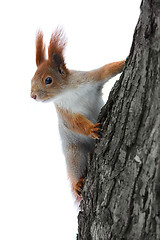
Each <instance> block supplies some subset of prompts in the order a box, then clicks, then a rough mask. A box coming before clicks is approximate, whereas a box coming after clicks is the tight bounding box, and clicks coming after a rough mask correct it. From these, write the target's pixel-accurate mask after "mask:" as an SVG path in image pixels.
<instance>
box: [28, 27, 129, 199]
mask: <svg viewBox="0 0 160 240" xmlns="http://www.w3.org/2000/svg"><path fill="white" fill-rule="evenodd" d="M65 45H66V39H65V36H64V32H63V30H62V29H58V28H57V29H56V31H55V32H54V33H52V35H51V39H50V43H49V47H48V59H46V56H45V45H44V43H43V33H42V32H41V31H39V32H38V33H37V36H36V65H37V70H36V72H35V74H34V76H33V78H32V80H31V97H32V98H33V99H35V100H37V101H41V102H48V101H53V102H54V104H55V108H56V111H57V115H58V120H59V121H58V122H59V132H60V136H61V139H62V150H63V153H64V155H65V159H66V166H67V173H68V177H69V179H70V182H71V187H72V190H73V192H74V193H75V197H76V199H77V200H78V201H80V200H81V198H82V196H81V191H82V188H83V181H84V178H85V177H86V175H87V162H88V154H89V153H91V152H93V149H94V144H95V139H98V138H99V136H100V131H101V129H100V124H99V123H97V118H98V115H99V113H100V110H101V108H102V106H103V105H104V103H103V100H102V88H103V85H104V84H105V83H106V82H107V81H108V80H109V79H110V78H112V77H114V76H115V75H116V74H118V73H120V72H121V71H122V69H123V67H124V64H125V60H123V61H119V62H113V63H109V64H106V65H104V66H102V67H100V68H97V69H95V70H91V71H76V70H69V69H68V68H67V67H66V63H65V59H64V49H65Z"/></svg>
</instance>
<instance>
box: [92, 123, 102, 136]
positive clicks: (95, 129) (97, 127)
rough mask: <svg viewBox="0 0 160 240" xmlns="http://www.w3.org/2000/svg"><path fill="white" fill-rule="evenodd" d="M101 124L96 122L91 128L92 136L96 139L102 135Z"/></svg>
mask: <svg viewBox="0 0 160 240" xmlns="http://www.w3.org/2000/svg"><path fill="white" fill-rule="evenodd" d="M101 133H102V130H101V124H100V123H96V124H95V125H94V127H93V128H91V133H90V136H91V137H92V138H95V139H99V138H100V137H101Z"/></svg>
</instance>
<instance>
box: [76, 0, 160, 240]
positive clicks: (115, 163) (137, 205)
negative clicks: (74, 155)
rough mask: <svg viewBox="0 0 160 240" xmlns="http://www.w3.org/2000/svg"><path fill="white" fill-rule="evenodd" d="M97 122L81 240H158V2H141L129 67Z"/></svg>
mask: <svg viewBox="0 0 160 240" xmlns="http://www.w3.org/2000/svg"><path fill="white" fill-rule="evenodd" d="M99 121H100V122H101V124H102V129H103V133H102V138H101V139H100V140H99V141H98V142H97V145H96V148H95V152H94V154H93V156H91V157H90V159H89V170H88V176H87V178H86V182H85V186H84V192H83V195H84V196H83V197H84V199H83V200H82V202H81V211H80V213H79V216H78V221H79V227H78V230H79V233H78V239H79V240H90V239H96V240H101V239H102V240H108V239H110V240H122V239H123V240H132V239H134V240H142V239H143V240H155V239H156V240H159V239H160V0H143V1H142V3H141V14H140V18H139V21H138V24H137V26H136V29H135V33H134V39H133V44H132V47H131V51H130V55H129V57H128V58H127V61H126V66H125V69H124V71H123V73H122V75H121V77H120V80H119V81H117V82H116V84H115V86H114V88H113V89H112V91H111V93H110V96H109V99H108V102H107V104H106V105H105V106H104V107H103V109H102V111H101V114H100V117H99Z"/></svg>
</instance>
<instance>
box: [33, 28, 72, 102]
mask: <svg viewBox="0 0 160 240" xmlns="http://www.w3.org/2000/svg"><path fill="white" fill-rule="evenodd" d="M65 45H66V41H65V38H64V36H63V31H62V30H58V29H57V30H56V32H55V33H53V34H52V36H51V40H50V44H49V47H48V59H46V57H45V45H44V44H43V33H42V32H38V34H37V37H36V65H37V71H36V72H35V75H34V77H33V78H32V81H31V97H32V98H33V99H36V100H39V101H46V100H49V99H54V98H55V97H56V96H57V95H58V94H60V93H61V92H62V91H63V89H64V87H65V85H66V84H67V79H68V74H69V70H68V69H67V68H66V64H65V61H64V56H63V51H64V48H65Z"/></svg>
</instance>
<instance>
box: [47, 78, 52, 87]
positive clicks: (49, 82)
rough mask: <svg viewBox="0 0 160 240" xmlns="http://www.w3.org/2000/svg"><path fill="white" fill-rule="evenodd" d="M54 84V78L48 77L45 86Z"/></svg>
mask: <svg viewBox="0 0 160 240" xmlns="http://www.w3.org/2000/svg"><path fill="white" fill-rule="evenodd" d="M51 83H52V78H51V77H47V78H46V79H45V84H46V85H48V84H51Z"/></svg>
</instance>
